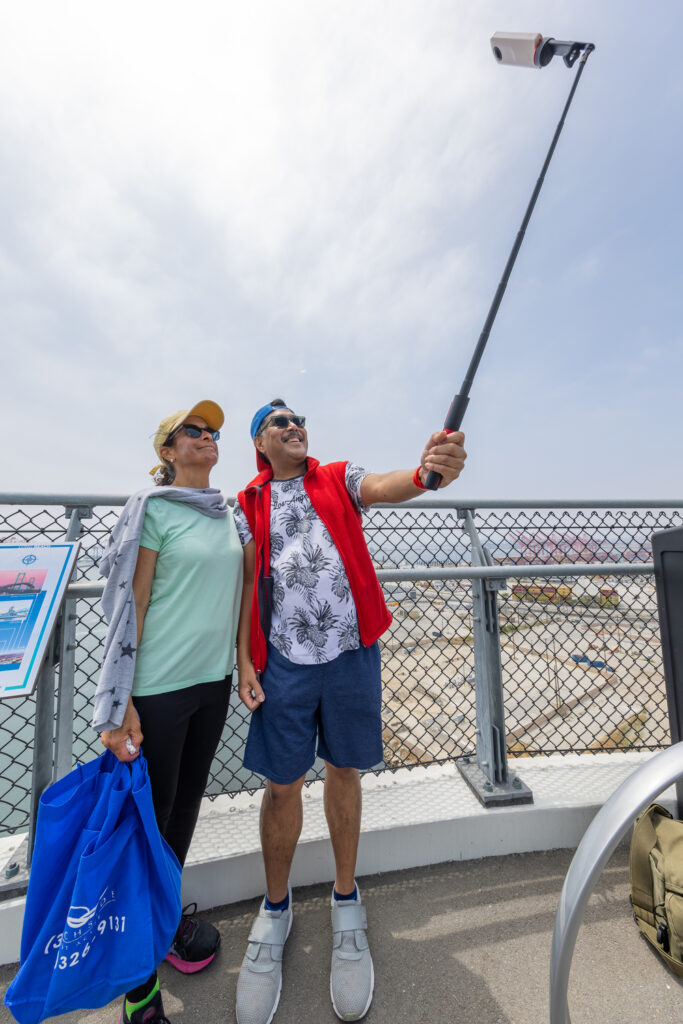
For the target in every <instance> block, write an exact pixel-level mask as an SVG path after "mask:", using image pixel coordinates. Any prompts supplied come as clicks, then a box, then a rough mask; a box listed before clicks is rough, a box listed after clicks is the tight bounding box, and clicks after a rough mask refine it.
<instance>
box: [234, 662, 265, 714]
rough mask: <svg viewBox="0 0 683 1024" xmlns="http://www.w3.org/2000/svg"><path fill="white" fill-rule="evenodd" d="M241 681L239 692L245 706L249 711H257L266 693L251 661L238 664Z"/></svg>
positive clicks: (238, 685) (238, 686)
mask: <svg viewBox="0 0 683 1024" xmlns="http://www.w3.org/2000/svg"><path fill="white" fill-rule="evenodd" d="M237 675H238V678H239V682H238V684H237V693H238V695H239V698H240V700H241V701H242V703H243V704H244V706H245V707H246V708H247V709H248V710H249V711H256V708H257V707H259V705H261V704H263V702H264V700H265V699H266V695H265V693H264V692H263V689H262V687H261V684H260V683H259V681H258V678H257V676H256V672H255V671H254V666H253V665H252V663H251V661H249V662H247V663H244V664H239V663H238V666H237Z"/></svg>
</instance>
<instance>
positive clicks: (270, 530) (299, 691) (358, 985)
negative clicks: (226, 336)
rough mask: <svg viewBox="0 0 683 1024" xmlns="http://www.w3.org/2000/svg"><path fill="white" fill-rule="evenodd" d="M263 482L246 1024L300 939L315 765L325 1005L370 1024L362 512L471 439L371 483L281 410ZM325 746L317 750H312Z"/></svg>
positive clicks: (248, 592)
mask: <svg viewBox="0 0 683 1024" xmlns="http://www.w3.org/2000/svg"><path fill="white" fill-rule="evenodd" d="M251 436H252V439H253V442H254V447H255V448H256V462H257V466H258V468H259V470H260V473H259V475H258V476H257V477H255V478H254V480H252V481H251V483H250V484H249V485H248V486H247V487H246V488H245V490H244V491H242V492H241V493H240V494H239V495H238V503H237V504H236V506H235V519H236V522H237V528H238V531H239V533H240V538H241V540H242V544H243V545H244V559H245V562H244V581H245V582H244V590H243V594H242V605H241V613H240V625H239V631H238V639H237V666H238V672H239V695H240V698H241V700H242V701H243V702H244V704H245V705H246V706H247V708H248V709H249V710H250V711H251V712H252V718H251V722H250V726H249V735H248V738H247V743H246V749H245V756H244V764H245V766H246V767H247V768H250V769H251V770H252V771H255V772H259V773H260V774H262V775H264V776H265V777H266V779H267V783H266V788H265V792H264V796H263V802H262V805H261V845H262V849H263V859H264V865H265V873H266V895H265V898H264V900H263V902H262V904H261V908H260V910H259V914H258V916H257V918H256V920H255V922H254V925H253V927H252V930H251V932H250V935H249V944H248V946H247V952H246V955H245V957H244V961H243V963H242V968H241V971H240V976H239V979H238V983H237V1020H238V1024H269V1022H270V1021H271V1020H272V1018H273V1015H274V1013H275V1010H276V1008H277V1004H278V1001H279V998H280V990H281V987H282V954H283V948H284V944H285V941H286V939H287V936H288V935H289V931H290V929H291V926H292V897H291V890H290V888H289V871H290V866H291V863H292V858H293V856H294V850H295V848H296V844H297V841H298V838H299V834H300V832H301V825H302V820H303V809H302V799H301V790H302V787H303V784H304V779H305V776H306V772H307V771H308V769H309V768H311V766H312V765H313V762H314V759H315V755H316V752H317V754H318V756H320V757H321V758H322V759H323V761H324V763H325V790H324V806H325V814H326V817H327V823H328V827H329V830H330V839H331V842H332V850H333V852H334V859H335V868H336V876H335V884H334V888H333V890H332V901H331V905H332V932H333V941H332V966H331V974H330V992H331V996H332V1005H333V1007H334V1010H335V1013H336V1014H337V1016H338V1017H340V1018H341V1019H342V1020H360V1018H361V1017H363V1016H364V1015H365V1014H366V1013H367V1010H368V1008H369V1006H370V1002H371V1000H372V992H373V987H374V972H373V965H372V957H371V955H370V950H369V947H368V941H367V935H366V928H367V922H366V915H365V907H364V906H363V904H362V903H361V897H360V893H359V891H358V886H357V885H356V881H355V877H354V872H355V867H356V855H357V851H358V838H359V834H360V821H361V787H360V775H359V769H364V768H370V767H372V766H373V765H375V764H377V763H378V762H380V761H381V760H382V756H383V751H382V721H381V667H380V657H379V647H378V643H377V641H378V639H379V637H380V636H381V635H382V633H383V632H384V631H385V630H386V629H387V628H388V626H389V624H390V622H391V616H390V614H389V612H388V610H387V607H386V604H385V602H384V598H383V596H382V591H381V589H380V586H379V582H378V580H377V577H376V575H375V572H374V569H373V567H372V562H371V559H370V555H369V552H368V549H367V546H366V544H365V540H364V537H363V530H362V524H361V513H362V510H363V509H364V508H366V507H368V506H369V505H374V504H375V503H376V502H381V501H385V502H400V501H406V500H408V499H409V498H414V497H416V496H417V495H418V494H420V492H421V491H422V490H424V481H425V479H426V475H427V472H428V471H429V470H430V469H433V470H435V471H436V472H437V473H440V474H441V476H442V483H441V486H442V487H443V486H446V485H447V484H449V483H450V482H451V481H452V480H455V479H456V477H458V476H459V475H460V473H461V471H462V469H463V467H464V465H465V458H466V453H465V450H464V448H463V442H464V435H463V434H461V433H459V432H458V433H453V434H448V433H446V431H439V432H438V433H436V434H432V436H431V437H430V439H429V441H428V442H427V444H426V446H425V449H424V451H423V452H422V457H421V460H420V465H419V466H418V468H417V469H416V470H397V471H394V472H390V473H366V471H365V470H364V469H362V468H361V467H360V466H357V465H355V464H353V463H351V462H336V463H331V464H329V465H326V466H322V465H320V463H319V462H318V461H317V460H316V459H313V458H308V436H307V433H306V430H305V419H304V417H303V416H297V415H295V414H294V413H293V412H292V411H291V410H290V409H288V408H287V407H286V406H285V403H284V402H283V401H282V399H273V401H272V402H269V403H268V404H267V405H264V406H262V407H261V408H260V409H259V410H258V411H257V412H256V414H255V415H254V418H253V420H252V423H251ZM316 741H317V746H316Z"/></svg>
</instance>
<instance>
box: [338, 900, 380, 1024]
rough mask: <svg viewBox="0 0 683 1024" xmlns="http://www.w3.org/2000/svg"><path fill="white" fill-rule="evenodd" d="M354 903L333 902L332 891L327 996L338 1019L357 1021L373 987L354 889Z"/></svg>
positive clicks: (367, 1005) (362, 915) (364, 922)
mask: <svg viewBox="0 0 683 1024" xmlns="http://www.w3.org/2000/svg"><path fill="white" fill-rule="evenodd" d="M356 890H357V895H356V899H355V900H335V898H334V889H333V890H332V967H331V970H330V995H331V996H332V1006H333V1008H334V1012H335V1013H336V1014H337V1016H338V1017H339V1018H340V1020H360V1019H361V1017H364V1016H365V1014H366V1013H367V1012H368V1010H369V1009H370V1003H371V1002H372V991H373V989H374V987H375V971H374V968H373V966H372V957H371V955H370V947H369V946H368V937H367V935H366V934H365V932H366V929H367V926H368V922H367V917H366V914H365V907H364V906H363V904H362V903H361V900H360V891H359V890H358V887H357V886H356Z"/></svg>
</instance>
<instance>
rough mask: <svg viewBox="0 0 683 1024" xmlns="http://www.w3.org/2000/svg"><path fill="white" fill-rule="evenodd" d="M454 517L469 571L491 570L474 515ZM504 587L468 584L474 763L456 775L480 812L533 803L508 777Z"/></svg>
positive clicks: (497, 582) (491, 582) (464, 763)
mask: <svg viewBox="0 0 683 1024" xmlns="http://www.w3.org/2000/svg"><path fill="white" fill-rule="evenodd" d="M460 515H461V517H462V518H464V520H465V529H466V530H467V532H468V533H469V537H470V544H471V558H472V565H473V566H487V565H493V559H492V558H491V553H490V552H489V550H488V549H487V548H486V547H485V546H484V545H483V544H482V543H481V541H480V539H479V534H478V533H477V528H476V526H475V525H474V512H473V511H472V510H470V509H465V510H464V511H463V512H462V513H460ZM505 582H506V581H505V580H501V579H493V578H488V579H486V578H485V579H473V580H472V620H473V630H472V632H473V635H474V679H475V698H476V714H477V726H476V731H477V762H476V764H472V763H471V761H470V760H469V759H468V758H466V759H463V760H461V761H458V769H459V771H460V774H461V775H462V776H463V778H464V779H465V781H466V782H467V784H468V785H469V786H470V788H471V789H472V790H473V792H474V794H475V796H476V797H477V798H478V799H479V800H480V801H481V803H482V804H484V806H485V807H488V806H495V807H500V806H504V805H507V804H528V803H533V796H532V793H531V790H530V789H529V787H528V786H526V785H525V784H524V783H523V782H522V781H521V779H519V778H517V777H516V776H511V775H510V773H509V771H508V763H507V752H506V746H505V707H504V701H503V672H502V667H501V661H500V627H499V624H498V597H497V594H498V591H499V590H501V589H502V588H503V587H504V586H505Z"/></svg>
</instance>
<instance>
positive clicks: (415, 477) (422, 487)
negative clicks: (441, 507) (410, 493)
mask: <svg viewBox="0 0 683 1024" xmlns="http://www.w3.org/2000/svg"><path fill="white" fill-rule="evenodd" d="M421 469H422V466H418V467H417V469H416V470H415V472H414V474H413V483H414V484H415V486H416V487H419V488H420V490H421V491H426V490H427V488H426V487H425V485H424V484H423V483H422V481H421V480H420V470H421Z"/></svg>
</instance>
